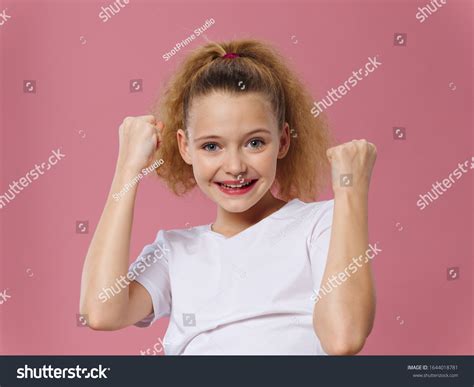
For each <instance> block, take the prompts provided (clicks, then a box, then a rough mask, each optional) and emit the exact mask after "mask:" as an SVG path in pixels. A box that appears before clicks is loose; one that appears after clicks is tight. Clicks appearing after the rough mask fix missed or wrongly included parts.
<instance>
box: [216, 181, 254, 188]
mask: <svg viewBox="0 0 474 387" xmlns="http://www.w3.org/2000/svg"><path fill="white" fill-rule="evenodd" d="M251 183H252V182H251V181H250V182H248V183H244V184H238V185H228V184H224V183H220V184H221V185H222V186H224V187H227V188H242V187H246V186H248V185H250V184H251Z"/></svg>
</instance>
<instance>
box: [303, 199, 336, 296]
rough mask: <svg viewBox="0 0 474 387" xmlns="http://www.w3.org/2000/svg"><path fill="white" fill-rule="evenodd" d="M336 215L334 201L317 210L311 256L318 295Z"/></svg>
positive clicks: (315, 288)
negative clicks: (333, 218) (334, 215)
mask: <svg viewBox="0 0 474 387" xmlns="http://www.w3.org/2000/svg"><path fill="white" fill-rule="evenodd" d="M333 213H334V199H333V200H328V201H326V202H324V203H323V204H322V205H321V206H320V208H318V210H317V215H316V219H317V220H316V223H315V225H314V227H313V230H312V234H311V238H310V246H309V255H310V260H311V271H312V276H313V291H314V292H315V293H317V291H318V290H319V288H320V287H321V281H322V278H323V274H324V270H325V268H326V262H327V258H328V252H329V242H330V240H331V228H332V217H333Z"/></svg>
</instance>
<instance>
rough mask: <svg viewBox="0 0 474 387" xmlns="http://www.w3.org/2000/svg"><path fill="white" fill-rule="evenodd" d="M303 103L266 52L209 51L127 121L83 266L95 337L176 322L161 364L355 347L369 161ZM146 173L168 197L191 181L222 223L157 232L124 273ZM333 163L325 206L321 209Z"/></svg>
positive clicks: (362, 307) (358, 144) (370, 290)
mask: <svg viewBox="0 0 474 387" xmlns="http://www.w3.org/2000/svg"><path fill="white" fill-rule="evenodd" d="M311 104H312V101H311V97H310V95H309V93H308V92H307V91H306V90H305V88H304V86H303V85H302V83H301V82H300V81H299V80H298V79H297V77H296V76H295V75H294V74H293V73H292V72H291V71H290V70H289V69H288V66H287V65H285V62H284V59H283V58H282V57H281V56H280V54H278V52H277V51H276V50H275V49H273V48H272V47H271V46H270V45H269V44H267V43H264V42H261V41H256V40H238V41H231V42H226V43H214V42H212V43H208V44H206V45H205V46H203V47H200V48H198V49H197V50H195V51H194V52H192V53H191V54H190V55H189V56H188V57H187V58H186V59H185V61H184V63H183V64H182V65H181V67H180V68H179V70H178V71H177V72H176V73H175V75H174V76H173V77H172V79H171V81H170V82H169V84H168V85H167V88H166V89H165V92H164V94H163V95H162V97H161V98H160V101H159V104H158V105H157V107H156V108H155V109H154V111H153V114H152V115H146V116H141V117H135V118H133V117H127V118H126V119H125V120H124V121H123V123H122V125H121V126H120V128H119V138H120V141H119V143H120V151H119V156H118V161H117V167H116V172H115V176H114V179H113V182H112V187H111V190H110V194H109V197H108V199H107V202H106V205H105V208H104V211H103V214H102V217H101V219H100V221H99V224H98V226H97V229H96V231H95V234H94V237H93V239H92V242H91V245H90V247H89V251H88V253H87V257H86V260H85V263H84V269H83V276H82V289H81V306H80V310H81V314H84V315H86V318H87V320H88V325H89V326H90V327H91V328H92V329H97V330H116V329H121V328H124V327H126V326H129V325H136V326H149V325H151V324H152V323H153V322H154V321H156V320H157V319H159V318H161V317H165V316H169V317H170V321H169V326H168V330H167V332H166V336H165V338H164V341H163V345H164V348H165V353H166V354H167V355H178V354H183V355H184V354H186V355H188V354H234V355H239V354H240V355H245V354H247V355H253V354H267V355H291V354H294V355H297V354H298V355H302V354H308V355H309V354H312V355H325V354H338V355H343V354H355V353H357V352H359V351H360V350H361V349H362V347H363V345H364V343H365V340H366V338H367V336H368V335H369V333H370V331H371V329H372V324H373V321H374V316H375V289H374V283H373V279H372V272H371V265H370V262H368V259H365V261H364V262H362V264H361V265H359V264H357V267H356V266H355V265H354V262H355V261H354V259H359V260H360V261H362V257H363V254H364V251H365V250H367V248H368V247H369V245H368V243H369V241H368V221H367V202H368V200H367V199H368V189H369V182H370V176H371V171H372V168H373V165H374V163H375V158H376V151H375V147H374V145H373V144H371V143H368V142H367V141H365V140H353V141H352V142H349V143H345V144H342V145H338V146H335V147H330V144H331V141H330V137H329V133H328V131H327V130H326V129H325V127H326V126H325V124H324V123H323V122H322V121H321V118H320V117H317V118H315V117H314V116H313V115H312V114H311ZM156 160H159V161H160V163H158V164H157V163H156ZM152 163H154V164H152ZM150 165H155V166H156V165H159V167H158V168H157V169H154V171H156V172H155V173H157V174H158V175H159V176H160V177H161V178H162V180H163V181H164V182H165V183H166V184H167V185H168V187H169V188H170V189H171V190H172V191H173V192H174V193H176V194H177V195H182V194H184V193H186V192H188V191H189V190H191V189H192V188H193V187H195V186H196V185H197V186H198V187H199V188H200V189H201V190H202V191H203V192H204V193H205V194H206V195H207V196H208V197H209V198H210V199H211V200H212V201H213V202H215V203H216V205H217V216H216V219H215V221H214V222H213V223H212V224H206V225H202V226H198V227H193V228H191V229H177V230H167V231H165V230H160V231H159V232H158V234H157V236H156V239H155V241H154V242H153V243H151V244H150V245H147V246H145V247H144V249H143V251H142V253H141V254H140V256H139V257H138V258H137V259H136V260H135V261H134V262H133V263H132V265H130V266H129V245H130V233H131V227H132V220H133V209H134V204H135V196H136V192H137V188H138V185H139V181H140V175H143V174H146V173H147V172H149V171H150V170H152V169H153V168H147V169H144V168H145V167H149V166H150ZM329 167H331V175H332V188H333V191H334V199H333V200H328V201H314V199H315V197H316V196H317V195H318V193H319V192H320V190H321V187H322V186H323V185H324V183H325V177H326V176H327V175H326V172H327V171H328V170H329ZM123 187H126V189H123ZM117 193H120V195H117ZM114 194H115V196H114ZM303 200H306V202H305V201H303ZM368 251H369V250H367V252H368ZM367 252H365V254H366V255H367ZM348 268H351V272H348ZM354 268H355V270H354ZM343 277H344V279H343ZM339 280H340V281H339ZM119 285H120V287H119Z"/></svg>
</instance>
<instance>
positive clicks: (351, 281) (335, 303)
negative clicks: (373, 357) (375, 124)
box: [313, 140, 380, 355]
mask: <svg viewBox="0 0 474 387" xmlns="http://www.w3.org/2000/svg"><path fill="white" fill-rule="evenodd" d="M327 156H328V158H329V161H330V163H331V167H332V179H333V184H332V185H333V190H334V213H333V222H332V229H331V239H330V243H329V251H328V257H327V263H326V268H325V271H324V274H323V277H322V282H321V287H322V286H323V285H326V287H327V288H328V289H329V288H331V290H330V291H329V292H327V291H325V289H324V291H321V292H319V293H318V297H317V298H316V304H315V306H314V311H313V327H314V331H315V333H316V335H317V336H318V338H319V340H320V342H321V345H322V346H323V348H324V350H325V351H326V352H327V353H328V354H330V355H353V354H356V353H358V352H359V351H360V350H361V349H362V348H363V346H364V343H365V340H366V338H367V336H368V335H369V333H370V331H371V330H372V326H373V322H374V318H375V286H374V280H373V275H372V267H371V262H370V260H371V259H372V258H373V257H374V250H373V249H371V247H372V246H369V238H368V192H369V183H370V177H371V174H372V169H373V166H374V164H375V159H376V156H377V152H376V148H375V146H374V145H373V144H371V143H369V142H367V141H366V140H358V141H356V140H353V141H352V142H348V143H344V144H342V145H338V146H336V147H334V148H330V149H329V150H328V151H327ZM375 251H376V252H377V251H380V250H375ZM376 252H375V253H376Z"/></svg>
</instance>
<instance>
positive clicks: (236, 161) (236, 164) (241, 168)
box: [223, 151, 247, 176]
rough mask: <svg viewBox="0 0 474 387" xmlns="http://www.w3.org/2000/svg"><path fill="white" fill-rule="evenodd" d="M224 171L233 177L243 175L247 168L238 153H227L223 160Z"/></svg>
mask: <svg viewBox="0 0 474 387" xmlns="http://www.w3.org/2000/svg"><path fill="white" fill-rule="evenodd" d="M223 168H224V171H225V172H226V173H229V174H231V175H233V176H237V175H239V174H241V173H244V172H245V171H246V170H247V167H246V165H245V163H244V161H243V160H242V157H241V155H240V154H239V152H238V151H229V153H228V154H227V155H226V157H225V160H224V166H223Z"/></svg>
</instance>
